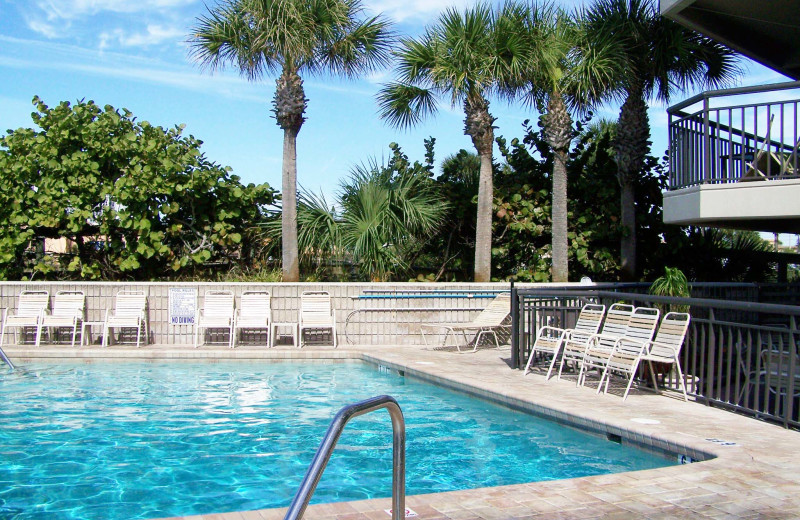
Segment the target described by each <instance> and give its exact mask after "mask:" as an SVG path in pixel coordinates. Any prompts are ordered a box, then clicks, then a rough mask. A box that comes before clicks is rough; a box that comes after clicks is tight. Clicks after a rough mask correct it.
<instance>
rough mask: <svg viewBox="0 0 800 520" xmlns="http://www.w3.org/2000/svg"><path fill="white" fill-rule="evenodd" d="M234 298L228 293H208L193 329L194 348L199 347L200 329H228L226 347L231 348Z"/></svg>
mask: <svg viewBox="0 0 800 520" xmlns="http://www.w3.org/2000/svg"><path fill="white" fill-rule="evenodd" d="M234 306H235V304H234V298H233V293H232V292H230V291H209V292H207V293H206V294H205V296H204V297H203V309H202V310H201V311H200V312H199V314H198V316H197V323H196V324H195V327H194V347H195V348H197V347H199V346H200V329H228V346H229V347H232V346H233V336H234V335H233V323H234V314H233V312H234Z"/></svg>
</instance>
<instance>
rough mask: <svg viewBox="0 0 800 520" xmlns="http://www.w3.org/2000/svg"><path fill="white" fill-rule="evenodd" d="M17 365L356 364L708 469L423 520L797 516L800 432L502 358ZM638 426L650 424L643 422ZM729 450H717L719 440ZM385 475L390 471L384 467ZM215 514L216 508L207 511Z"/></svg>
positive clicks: (296, 353)
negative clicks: (602, 390)
mask: <svg viewBox="0 0 800 520" xmlns="http://www.w3.org/2000/svg"><path fill="white" fill-rule="evenodd" d="M6 352H7V354H8V355H9V357H11V358H12V360H13V361H15V362H19V363H20V364H24V363H25V362H26V361H28V360H31V359H37V360H41V359H42V358H52V359H74V360H84V361H86V362H91V361H93V360H97V361H108V360H112V359H118V360H119V359H198V358H199V359H215V358H216V359H219V358H226V359H241V360H273V361H275V360H283V359H309V360H312V359H328V360H330V359H339V360H357V359H363V360H365V361H367V362H371V363H376V364H377V363H380V364H383V365H388V366H391V367H395V368H399V369H402V370H404V371H405V373H406V374H407V375H415V376H418V377H422V378H424V379H427V380H430V381H433V382H437V383H439V384H444V385H447V386H451V387H455V388H460V389H462V390H468V391H470V392H472V393H476V394H478V395H483V396H485V397H490V398H492V399H495V400H498V401H501V402H506V403H508V404H511V405H512V406H515V407H522V408H526V409H530V410H533V411H537V412H539V413H542V414H544V415H549V416H551V417H553V418H555V419H557V420H560V421H564V422H569V423H572V424H576V425H578V426H583V427H586V428H588V429H592V430H595V431H600V432H604V431H607V432H610V433H615V434H619V435H620V436H622V437H623V438H624V439H626V440H628V441H630V442H634V443H638V444H644V445H653V446H658V447H662V448H667V449H669V450H670V451H672V452H674V453H682V454H690V455H696V456H700V458H703V454H705V455H706V457H707V458H708V459H709V460H705V461H703V462H698V463H694V464H688V465H680V466H671V467H666V468H659V469H653V470H646V471H638V472H630V473H618V474H613V475H602V476H595V477H584V478H577V479H569V480H558V481H549V482H535V483H530V484H519V485H512V486H502V487H495V488H481V489H471V490H464V491H453V492H448V493H436V494H430V495H416V496H409V497H407V502H406V506H407V507H409V508H411V509H412V510H414V511H415V512H416V513H417V514H418V517H416V518H418V519H419V520H434V519H436V520H439V519H442V520H446V519H453V520H471V519H487V520H494V519H498V520H499V519H523V518H543V519H544V518H547V519H583V520H586V519H594V518H604V519H628V518H636V519H653V520H655V519H666V518H693V519H694V518H713V519H720V518H782V519H788V518H800V465H798V462H797V456H798V450H797V448H796V446H797V443H798V441H800V434H799V433H798V432H796V431H793V430H786V429H783V428H781V427H779V426H775V425H772V424H767V423H764V422H761V421H757V420H755V419H751V418H747V417H744V416H740V415H736V414H734V413H730V412H726V411H722V410H718V409H714V408H710V407H707V406H703V405H700V404H697V403H693V402H689V403H686V402H684V401H683V399H682V396H680V398H679V397H678V396H676V395H675V394H664V395H656V394H654V393H652V392H650V391H646V390H637V391H635V392H632V393H631V395H630V396H629V397H628V400H627V401H625V402H624V403H623V402H622V399H621V397H620V396H619V395H613V393H612V392H610V393H609V394H608V395H596V394H595V388H594V387H591V386H587V387H576V386H575V380H574V378H566V379H562V380H560V381H558V380H555V379H551V380H550V381H548V382H545V379H544V376H542V375H539V374H536V373H534V374H529V375H527V376H523V375H522V371H519V370H511V369H510V368H509V364H508V363H509V358H510V354H509V352H508V350H507V349H506V350H500V351H498V350H479V351H478V352H477V353H465V354H458V353H453V352H442V351H434V350H425V349H423V348H422V347H419V346H397V347H384V346H382V347H371V346H360V347H340V348H339V349H337V350H333V349H331V348H330V347H319V348H304V349H296V348H293V347H275V348H272V349H267V348H264V347H241V348H236V349H228V348H221V347H211V346H206V347H201V348H199V349H194V348H192V347H191V346H186V347H174V346H169V347H167V346H159V345H154V346H146V347H142V348H139V349H136V348H135V347H134V348H132V347H127V346H114V347H111V348H105V349H101V348H98V347H81V348H74V349H73V348H70V347H68V346H66V347H64V346H42V347H39V348H34V347H8V348H7V349H6ZM642 419H647V420H649V421H644V422H652V421H657V424H643V423H642V422H641V420H642ZM720 441H724V442H720ZM386 471H387V473H388V472H389V471H390V468H387V469H386ZM212 507H213V506H212ZM389 507H391V500H390V499H388V498H386V499H373V500H364V501H358V502H341V503H334V504H320V505H314V506H310V507H309V508H308V510H307V511H306V513H305V518H306V519H331V520H332V519H337V520H366V519H372V520H390V518H391V517H390V516H389V515H388V514H387V513H386V512H385V511H384V510H385V509H388V508H389ZM285 511H286V510H285V509H268V510H260V511H247V512H232V513H223V512H219V511H217V512H213V511H209V514H205V515H198V516H192V517H182V518H187V519H192V520H200V519H206V520H212V519H213V520H244V519H268V520H273V519H274V520H279V519H281V518H283V515H284V513H285Z"/></svg>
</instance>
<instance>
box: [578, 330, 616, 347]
mask: <svg viewBox="0 0 800 520" xmlns="http://www.w3.org/2000/svg"><path fill="white" fill-rule="evenodd" d="M622 337H624V336H617V335H616V334H602V333H600V332H597V333H595V334H592V335H591V336H589V339H588V340H587V341H586V343H587V344H592V343H597V342H598V341H599V340H601V339H607V340H609V341H613V342H614V345H616V344H617V341H619V339H620V338H622Z"/></svg>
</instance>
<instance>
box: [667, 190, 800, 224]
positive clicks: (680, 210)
mask: <svg viewBox="0 0 800 520" xmlns="http://www.w3.org/2000/svg"><path fill="white" fill-rule="evenodd" d="M664 223H665V224H677V225H682V226H702V227H720V228H729V229H748V230H754V231H766V232H772V233H800V179H788V180H761V181H751V182H736V183H730V184H701V185H697V186H691V187H688V188H684V189H679V190H673V191H668V192H666V193H664Z"/></svg>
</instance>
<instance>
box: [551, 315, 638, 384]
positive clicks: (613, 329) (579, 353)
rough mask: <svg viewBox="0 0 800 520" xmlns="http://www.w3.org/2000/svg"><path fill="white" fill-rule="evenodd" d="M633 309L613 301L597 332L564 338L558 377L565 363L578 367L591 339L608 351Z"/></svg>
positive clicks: (623, 328)
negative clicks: (587, 335)
mask: <svg viewBox="0 0 800 520" xmlns="http://www.w3.org/2000/svg"><path fill="white" fill-rule="evenodd" d="M633 309H634V308H633V305H628V304H626V303H615V304H613V305H611V307H609V308H608V312H607V313H606V316H605V319H604V320H603V326H602V328H601V329H600V332H599V333H598V334H592V335H591V336H589V337H586V336H583V335H576V336H575V338H565V339H564V344H563V345H562V347H561V350H562V353H561V363H560V364H559V366H558V379H561V373H562V372H563V370H564V365H565V364H567V363H574V364H575V365H577V367H578V369H580V366H581V363H582V362H583V356H584V354H585V353H586V349H587V348H588V347H589V342H590V341H591V340H594V341H596V342H597V345H598V346H605V347H606V348H607V349H608V350H609V351H610V350H611V349H612V348H613V347H614V342H615V341H617V338H619V337H620V336H623V335H624V334H625V331H626V330H627V328H628V321H630V318H631V314H633ZM579 375H580V371H579Z"/></svg>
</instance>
